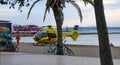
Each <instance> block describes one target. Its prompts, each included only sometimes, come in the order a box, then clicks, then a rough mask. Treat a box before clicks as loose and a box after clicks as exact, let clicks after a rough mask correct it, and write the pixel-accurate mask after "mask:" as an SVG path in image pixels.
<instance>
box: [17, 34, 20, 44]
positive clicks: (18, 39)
mask: <svg viewBox="0 0 120 65" xmlns="http://www.w3.org/2000/svg"><path fill="white" fill-rule="evenodd" d="M16 41H17V43H16V44H17V45H19V44H20V42H19V41H20V36H19V35H18V34H17V35H16Z"/></svg>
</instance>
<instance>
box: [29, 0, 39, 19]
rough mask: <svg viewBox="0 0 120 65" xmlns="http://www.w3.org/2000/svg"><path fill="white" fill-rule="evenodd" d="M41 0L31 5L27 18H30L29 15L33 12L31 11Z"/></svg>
mask: <svg viewBox="0 0 120 65" xmlns="http://www.w3.org/2000/svg"><path fill="white" fill-rule="evenodd" d="M39 1H40V0H36V1H35V2H34V3H33V4H32V6H31V7H30V10H29V12H28V16H27V19H28V18H29V15H30V13H31V11H32V8H33V7H34V6H35V4H36V3H37V2H39Z"/></svg>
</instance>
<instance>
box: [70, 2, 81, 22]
mask: <svg viewBox="0 0 120 65" xmlns="http://www.w3.org/2000/svg"><path fill="white" fill-rule="evenodd" d="M70 3H71V4H72V5H73V6H74V7H75V8H76V9H77V11H78V14H79V17H80V22H82V12H81V9H80V7H79V5H78V4H76V3H75V2H74V1H70Z"/></svg>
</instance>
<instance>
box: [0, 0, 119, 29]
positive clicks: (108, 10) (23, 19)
mask: <svg viewBox="0 0 120 65" xmlns="http://www.w3.org/2000/svg"><path fill="white" fill-rule="evenodd" d="M103 3H104V12H105V17H106V23H107V26H109V27H117V26H120V15H119V13H120V0H103ZM77 4H79V6H80V8H81V11H82V15H83V20H82V23H81V22H80V19H79V16H78V12H77V10H76V9H75V7H73V6H72V5H71V4H70V3H66V7H65V8H64V9H63V13H64V23H63V26H69V27H71V26H74V25H79V26H82V27H86V26H87V27H88V26H96V21H95V13H94V8H93V7H92V6H91V5H90V4H88V5H86V6H85V5H84V3H83V2H81V1H77ZM15 7H16V8H15V9H9V6H5V5H0V20H7V21H11V22H12V23H13V25H27V24H35V25H38V26H46V25H53V26H56V23H55V19H54V15H53V11H52V10H50V12H49V13H47V16H46V19H45V22H43V17H44V11H45V1H44V0H42V1H40V2H38V3H37V4H36V5H35V7H34V8H33V9H32V11H31V14H30V17H29V19H27V14H28V11H29V8H30V7H22V13H21V12H20V11H18V8H17V5H16V6H15Z"/></svg>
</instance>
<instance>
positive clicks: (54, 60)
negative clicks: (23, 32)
mask: <svg viewBox="0 0 120 65" xmlns="http://www.w3.org/2000/svg"><path fill="white" fill-rule="evenodd" d="M67 46H68V47H69V48H71V49H72V50H73V51H74V53H75V56H62V55H61V56H60V55H49V54H45V53H44V51H45V49H44V46H33V45H32V44H31V43H21V44H20V45H19V52H12V53H11V52H0V58H1V59H0V65H101V64H100V58H99V47H98V46H90V45H67ZM111 50H112V55H113V63H114V65H119V64H120V47H111Z"/></svg>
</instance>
